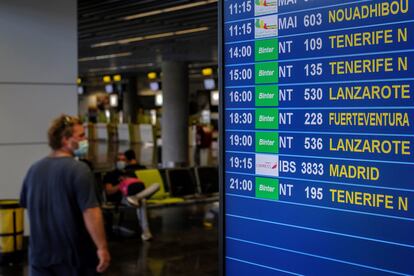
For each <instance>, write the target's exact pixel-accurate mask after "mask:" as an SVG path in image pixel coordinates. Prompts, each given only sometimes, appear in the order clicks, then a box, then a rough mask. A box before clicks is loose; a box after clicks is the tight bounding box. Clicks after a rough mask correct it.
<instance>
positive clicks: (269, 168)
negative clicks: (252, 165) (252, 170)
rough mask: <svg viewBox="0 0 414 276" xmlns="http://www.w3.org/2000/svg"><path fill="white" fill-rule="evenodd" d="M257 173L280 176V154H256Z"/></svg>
mask: <svg viewBox="0 0 414 276" xmlns="http://www.w3.org/2000/svg"><path fill="white" fill-rule="evenodd" d="M256 174H258V175H267V176H279V156H278V155H270V154H256Z"/></svg>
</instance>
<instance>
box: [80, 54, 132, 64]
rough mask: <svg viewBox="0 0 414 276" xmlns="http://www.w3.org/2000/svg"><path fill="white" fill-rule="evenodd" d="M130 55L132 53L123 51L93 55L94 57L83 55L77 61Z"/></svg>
mask: <svg viewBox="0 0 414 276" xmlns="http://www.w3.org/2000/svg"><path fill="white" fill-rule="evenodd" d="M130 55H132V53H131V52H125V53H118V54H110V55H102V56H95V57H83V58H80V59H78V61H79V62H82V61H92V60H101V59H110V58H118V57H127V56H130Z"/></svg>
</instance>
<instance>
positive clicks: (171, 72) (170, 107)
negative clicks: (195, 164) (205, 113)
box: [161, 61, 188, 167]
mask: <svg viewBox="0 0 414 276" xmlns="http://www.w3.org/2000/svg"><path fill="white" fill-rule="evenodd" d="M162 93H163V105H162V124H161V134H162V136H161V138H162V164H163V165H164V166H165V167H171V166H174V165H181V164H187V163H188V67H187V64H186V63H184V62H175V61H164V62H163V63H162Z"/></svg>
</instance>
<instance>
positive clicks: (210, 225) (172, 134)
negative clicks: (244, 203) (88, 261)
mask: <svg viewBox="0 0 414 276" xmlns="http://www.w3.org/2000/svg"><path fill="white" fill-rule="evenodd" d="M6 2H8V1H6ZM17 2H18V3H15V4H10V5H8V4H7V3H4V5H5V6H3V7H1V4H0V10H1V9H3V11H4V12H6V10H9V12H10V13H12V12H11V10H13V8H15V9H16V10H19V9H22V8H21V7H22V6H26V8H24V9H22V10H21V13H19V12H17V14H18V15H17V17H19V16H21V17H24V16H27V22H32V23H31V24H34V26H33V28H34V29H36V28H37V26H35V25H36V16H39V14H41V13H42V12H45V13H48V15H47V16H50V17H54V18H53V20H55V22H52V24H61V25H62V26H63V25H64V24H66V23H67V22H64V20H62V21H59V18H58V16H59V14H65V16H63V17H64V18H68V20H69V21H70V23H71V27H73V26H74V23H76V36H74V35H73V34H74V33H73V32H72V31H71V33H70V34H68V36H69V37H68V38H67V39H66V40H67V41H69V40H70V39H71V40H73V39H76V40H75V41H70V44H71V45H72V46H75V45H76V49H71V53H73V50H75V52H76V51H77V57H75V55H73V56H72V58H74V59H75V62H76V72H77V76H76V79H77V82H76V84H75V85H69V84H64V85H66V86H70V88H71V89H73V91H74V92H75V91H76V92H75V93H74V94H76V102H74V103H75V108H74V109H72V110H77V114H72V115H78V116H79V117H80V118H81V119H82V121H83V124H84V127H85V131H86V135H87V136H88V140H89V151H88V153H87V154H86V155H85V156H83V158H84V159H86V160H87V162H88V164H89V165H90V166H91V168H92V169H93V172H94V175H95V178H96V182H97V187H98V196H99V198H100V201H101V204H102V209H103V214H104V217H105V228H106V230H107V231H106V233H107V236H108V240H109V247H110V248H109V250H110V252H111V254H112V262H111V266H110V268H109V270H108V271H107V272H106V273H105V275H154V276H157V275H159V276H161V275H217V274H218V208H219V204H218V199H219V198H218V191H219V186H218V77H217V70H218V57H217V48H218V47H217V14H218V8H217V1H215V0H209V1H187V0H185V1H182V0H179V1H173V0H168V1H155V0H146V1H131V0H116V1H114V0H104V1H95V0H94V1H86V0H78V1H77V5H76V7H75V5H74V4H72V3H69V2H76V1H65V2H66V4H64V5H63V6H62V8H59V7H54V6H55V5H57V3H55V2H53V1H44V0H42V1H41V2H42V4H41V5H39V7H35V6H33V5H31V4H30V3H28V2H30V1H17ZM52 2H53V3H52ZM19 5H20V6H19ZM46 6H48V7H47V8H45V7H46ZM64 9H67V10H71V11H73V12H72V13H70V14H69V15H67V14H66V13H67V11H65V10H64ZM75 9H76V10H75ZM42 10H43V11H42ZM24 12H27V15H26V14H24ZM36 13H39V14H36ZM54 13H56V14H54ZM30 16H32V17H33V18H29V17H30ZM72 16H76V18H69V17H72ZM75 19H76V22H75ZM5 20H6V19H5ZM53 20H52V21H53ZM11 21H12V20H11ZM42 23H45V22H39V25H41V24H42ZM47 23H48V22H47ZM48 24H49V23H48ZM28 28H29V27H28ZM46 28H48V27H46ZM73 31H75V30H73ZM48 35H50V36H51V38H50V39H51V40H59V39H63V37H64V36H65V32H62V33H61V34H57V33H53V32H50V33H49V34H47V33H46V34H45V36H48ZM63 44H64V43H63V42H62V44H61V46H59V45H54V46H53V47H65V45H63ZM68 47H69V46H68ZM53 51H55V50H53ZM53 51H52V52H53ZM56 51H58V50H56ZM57 55H62V56H63V55H65V52H62V53H58V54H57ZM58 58H59V59H60V58H62V57H58ZM42 59H43V58H42ZM44 59H45V60H47V59H48V57H47V56H46V54H45V57H44ZM42 62H44V61H42ZM71 63H73V62H72V61H71ZM47 66H48V67H49V66H53V65H52V64H50V65H47ZM52 70H54V69H52ZM56 70H59V69H56ZM52 75H53V74H52ZM51 78H52V76H51ZM44 82H45V83H52V85H54V84H53V81H52V80H48V81H44ZM54 88H55V89H59V87H58V85H56V87H54ZM166 90H168V91H169V95H168V96H165V93H166V92H165V91H166ZM163 91H164V95H163ZM163 96H164V97H163ZM62 100H64V98H63V99H62ZM46 101H47V100H46ZM60 105H63V106H64V105H65V104H64V103H60ZM45 108H46V107H45ZM61 110H63V111H64V110H67V109H65V107H62V108H61ZM69 110H71V109H69ZM63 111H62V112H63ZM62 112H59V108H57V112H56V115H59V114H60V113H62ZM51 119H52V117H50V120H51ZM163 126H168V127H167V128H166V129H163ZM166 145H167V146H166ZM126 150H132V151H133V152H134V153H135V155H136V160H137V162H138V164H139V165H140V169H141V170H142V171H144V173H146V172H147V174H146V175H147V178H149V179H151V181H152V180H153V179H155V180H156V181H157V182H158V183H160V184H161V186H162V187H161V189H160V190H159V191H158V192H157V193H156V194H155V195H153V196H152V197H151V198H149V199H148V200H147V207H148V219H149V224H150V228H151V232H152V237H151V238H150V239H143V238H142V237H141V234H142V230H141V228H140V226H139V223H138V220H137V216H136V214H135V207H132V206H128V205H122V206H114V205H111V203H110V202H108V200H107V198H106V197H107V196H106V195H105V191H104V189H103V185H104V184H103V179H104V177H105V175H106V174H107V173H108V172H110V171H112V170H114V168H115V166H116V161H117V156H118V153H123V152H125V151H126ZM46 154H47V151H44V155H46ZM41 155H42V154H40V156H41ZM144 178H145V177H144ZM143 180H144V182H145V179H143ZM148 181H150V180H148ZM17 190H18V189H17ZM17 190H16V191H15V192H14V193H12V194H15V196H16V195H18V192H17ZM15 196H14V197H15ZM10 197H12V196H10ZM26 224H27V221H26ZM26 227H27V225H26ZM0 228H1V227H0ZM26 231H27V230H26ZM22 235H23V234H21V235H20V236H22ZM26 235H27V232H26ZM19 239H20V237H19ZM19 246H20V245H19ZM26 250H27V240H26V239H25V241H24V244H23V256H20V255H19V256H18V257H17V258H16V259H14V257H13V258H11V260H9V258H6V257H7V255H8V254H3V255H2V265H1V266H0V275H1V276H7V275H28V268H27V265H28V262H27V257H28V256H27V251H26ZM0 251H1V247H0Z"/></svg>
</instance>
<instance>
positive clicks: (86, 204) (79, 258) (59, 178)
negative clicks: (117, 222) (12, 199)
mask: <svg viewBox="0 0 414 276" xmlns="http://www.w3.org/2000/svg"><path fill="white" fill-rule="evenodd" d="M20 204H21V205H22V206H23V207H24V208H26V209H27V210H28V214H29V219H30V240H29V261H30V264H32V265H36V266H50V265H54V264H68V265H73V266H76V267H80V266H95V265H96V264H97V257H96V247H95V245H94V243H93V241H92V239H91V237H90V235H89V233H88V232H87V230H86V226H85V223H84V221H83V215H82V214H83V211H84V210H85V209H88V208H93V207H97V206H99V203H98V200H97V197H96V185H95V180H94V177H93V174H92V172H91V171H90V169H89V168H88V167H87V165H86V164H84V163H83V162H79V161H77V160H75V159H73V158H72V157H56V158H53V157H46V158H43V159H41V160H39V161H38V162H36V163H35V164H33V165H32V166H31V168H30V169H29V171H28V173H27V175H26V177H25V180H24V182H23V188H22V191H21V195H20Z"/></svg>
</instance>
